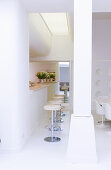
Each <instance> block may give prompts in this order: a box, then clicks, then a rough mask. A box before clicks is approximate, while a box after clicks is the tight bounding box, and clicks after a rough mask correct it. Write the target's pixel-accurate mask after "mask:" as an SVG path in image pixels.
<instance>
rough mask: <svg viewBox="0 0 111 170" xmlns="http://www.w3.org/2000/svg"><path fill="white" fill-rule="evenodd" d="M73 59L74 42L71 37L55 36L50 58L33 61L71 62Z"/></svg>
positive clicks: (38, 58) (32, 59)
mask: <svg viewBox="0 0 111 170" xmlns="http://www.w3.org/2000/svg"><path fill="white" fill-rule="evenodd" d="M72 58H73V42H72V40H71V38H70V36H53V37H52V48H51V51H50V53H49V55H48V56H45V57H37V58H31V59H30V60H31V61H70V60H71V59H72Z"/></svg>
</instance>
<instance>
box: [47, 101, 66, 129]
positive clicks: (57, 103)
mask: <svg viewBox="0 0 111 170" xmlns="http://www.w3.org/2000/svg"><path fill="white" fill-rule="evenodd" d="M48 103H49V104H52V105H59V106H61V104H62V103H63V102H62V101H56V100H51V101H48ZM61 109H62V107H61ZM61 109H60V110H61ZM58 116H59V117H58ZM58 121H61V122H62V123H63V120H62V118H61V115H60V114H59V115H58V114H57V112H56V111H55V120H54V123H55V127H54V131H62V129H61V127H60V126H57V123H58Z"/></svg>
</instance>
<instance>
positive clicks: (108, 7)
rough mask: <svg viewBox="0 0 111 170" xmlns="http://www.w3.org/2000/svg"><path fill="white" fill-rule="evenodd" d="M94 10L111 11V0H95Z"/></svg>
mask: <svg viewBox="0 0 111 170" xmlns="http://www.w3.org/2000/svg"><path fill="white" fill-rule="evenodd" d="M93 12H111V0H93Z"/></svg>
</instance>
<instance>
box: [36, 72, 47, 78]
mask: <svg viewBox="0 0 111 170" xmlns="http://www.w3.org/2000/svg"><path fill="white" fill-rule="evenodd" d="M36 76H37V77H38V79H46V77H47V73H46V72H37V73H36Z"/></svg>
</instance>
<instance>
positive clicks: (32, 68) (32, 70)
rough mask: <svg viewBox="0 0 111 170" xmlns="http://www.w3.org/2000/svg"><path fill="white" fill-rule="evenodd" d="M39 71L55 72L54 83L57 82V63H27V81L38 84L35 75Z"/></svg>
mask: <svg viewBox="0 0 111 170" xmlns="http://www.w3.org/2000/svg"><path fill="white" fill-rule="evenodd" d="M39 71H46V72H55V73H56V81H59V63H58V62H30V63H29V80H30V81H32V82H35V83H36V82H39V80H38V78H37V77H36V73H37V72H39Z"/></svg>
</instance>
